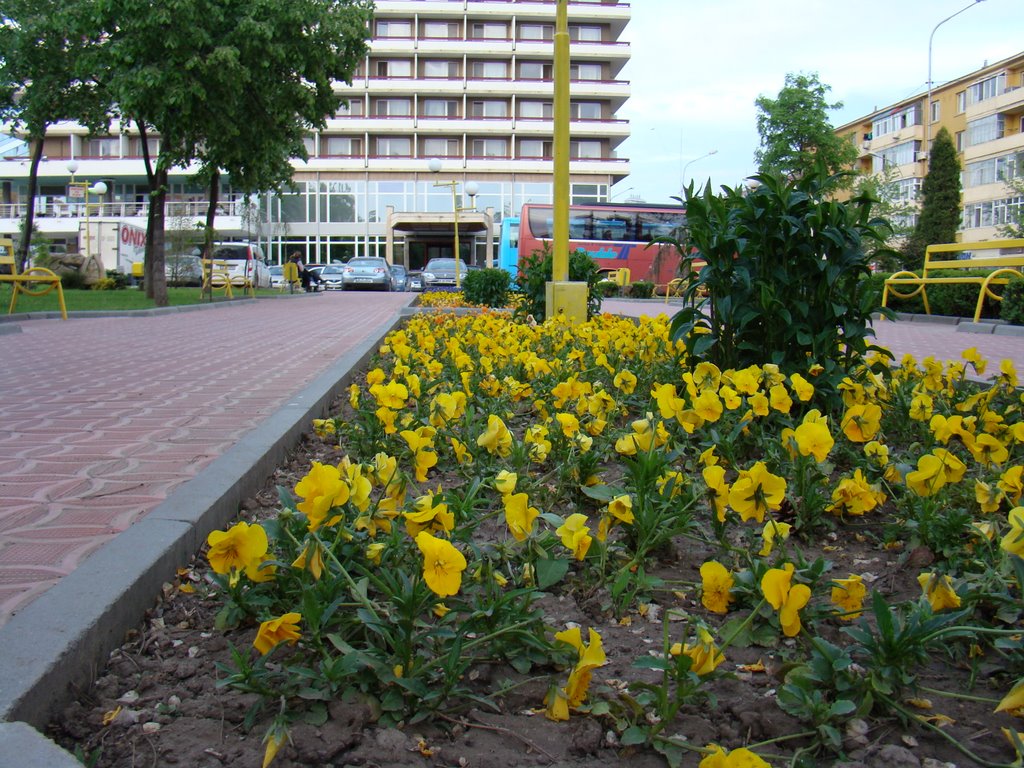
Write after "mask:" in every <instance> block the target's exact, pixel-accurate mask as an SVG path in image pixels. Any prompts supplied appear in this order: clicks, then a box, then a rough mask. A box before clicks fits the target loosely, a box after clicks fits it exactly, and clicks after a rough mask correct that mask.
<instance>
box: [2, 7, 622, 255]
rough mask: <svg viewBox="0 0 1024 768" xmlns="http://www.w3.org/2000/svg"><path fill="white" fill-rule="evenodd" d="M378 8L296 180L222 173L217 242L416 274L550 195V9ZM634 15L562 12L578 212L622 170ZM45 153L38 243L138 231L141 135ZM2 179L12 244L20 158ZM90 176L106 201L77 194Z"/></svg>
mask: <svg viewBox="0 0 1024 768" xmlns="http://www.w3.org/2000/svg"><path fill="white" fill-rule="evenodd" d="M376 5H377V8H376V14H375V18H374V20H373V22H372V29H371V30H370V34H371V46H370V52H369V55H368V56H367V57H366V59H365V60H364V61H363V62H362V64H361V65H360V67H359V69H358V71H357V72H356V73H355V76H354V78H353V82H352V84H351V85H345V84H338V86H337V87H338V92H339V93H340V94H341V95H342V96H343V97H344V98H345V100H346V103H345V104H344V106H343V107H342V108H341V109H340V110H339V111H338V113H337V114H336V115H334V116H333V117H331V118H330V119H329V120H328V121H327V125H326V127H325V128H324V129H323V130H322V131H318V132H317V133H315V134H312V135H310V136H309V137H308V138H307V139H306V149H307V151H308V153H309V159H308V160H307V161H304V162H302V161H296V162H295V163H294V167H295V174H294V177H293V184H294V188H293V189H292V190H290V191H289V193H288V194H282V195H263V196H260V197H259V198H246V197H245V196H243V195H240V194H238V193H237V192H236V191H235V190H233V189H232V188H231V181H230V179H225V181H224V185H223V189H222V192H221V195H220V200H221V201H222V205H221V207H220V212H219V214H218V217H217V221H216V227H217V230H218V236H219V237H221V238H238V239H251V240H257V241H259V242H260V243H261V244H262V245H263V246H264V250H265V251H266V252H267V253H268V254H270V256H271V258H272V260H274V261H275V262H280V261H281V260H282V259H283V258H284V257H285V256H286V254H288V253H291V252H292V251H295V250H298V251H300V252H301V253H303V254H304V255H305V258H306V260H307V262H310V263H315V262H329V261H334V260H347V259H349V258H351V257H353V256H356V255H381V256H384V255H387V256H388V257H389V258H391V259H392V260H393V261H395V262H396V263H405V264H408V266H409V267H410V268H412V269H416V268H418V267H420V266H422V265H423V264H424V263H425V262H426V261H427V260H428V259H429V258H432V257H435V256H444V255H447V256H451V255H452V254H453V246H454V242H455V230H456V222H457V226H458V234H459V242H460V245H461V249H460V250H461V251H462V255H463V257H464V258H466V259H468V260H470V261H471V263H477V264H486V263H489V259H490V257H491V254H492V253H493V246H494V243H495V238H496V237H497V233H498V231H499V229H500V227H499V226H498V225H499V223H500V221H501V219H502V218H503V217H505V216H510V215H518V211H519V210H520V209H521V207H522V205H523V204H525V203H527V202H534V203H536V202H551V199H552V186H553V185H552V172H553V158H552V137H553V121H552V104H553V95H554V82H553V74H554V72H553V68H554V48H553V37H554V28H555V15H556V4H555V0H377V4H376ZM629 19H630V7H629V5H628V4H626V3H625V2H621V3H620V2H617V0H569V3H568V24H569V34H570V40H571V42H570V58H571V73H570V79H571V84H570V94H571V128H570V134H571V149H570V152H571V162H570V188H571V196H572V201H573V202H580V203H584V202H598V201H602V200H606V199H607V198H608V194H609V189H610V187H611V186H612V185H613V184H615V183H616V182H618V181H620V180H621V179H623V178H624V177H625V176H626V175H628V173H629V164H628V161H627V160H625V159H623V158H620V157H618V156H617V151H618V148H619V146H620V144H621V143H622V142H623V141H624V140H625V139H626V138H627V137H628V135H629V125H628V122H627V121H626V120H621V119H618V118H617V117H616V115H617V113H618V111H619V109H620V108H621V106H622V105H623V104H624V103H625V101H626V99H627V98H628V97H629V84H628V83H627V82H624V81H622V80H620V79H619V74H620V72H621V70H622V68H623V66H625V64H626V63H627V62H628V60H629V55H630V47H629V44H628V43H627V42H624V41H622V40H621V36H622V33H623V30H624V29H625V27H626V25H627V24H628V22H629ZM152 141H153V142H154V146H153V147H151V149H155V148H156V143H157V142H158V141H159V138H155V139H153V140H152ZM44 154H45V159H44V161H43V162H42V164H41V166H40V187H39V193H38V197H37V201H36V216H37V219H36V222H37V226H38V229H39V231H40V232H41V233H42V234H43V235H44V236H46V237H47V238H48V239H50V240H51V241H53V242H56V243H66V244H67V245H68V246H69V249H71V250H73V249H75V248H76V247H77V245H78V232H79V229H80V223H81V220H82V218H83V215H84V213H85V212H86V211H87V212H88V213H89V215H90V216H92V217H98V218H102V219H104V220H116V221H123V222H126V223H129V224H134V225H136V226H141V227H145V222H146V208H147V201H148V190H147V185H146V179H145V174H144V170H143V164H142V159H141V155H142V147H141V142H140V139H139V137H138V135H137V134H133V133H132V132H131V131H130V130H129V131H128V132H127V133H124V134H121V135H111V136H90V135H88V134H87V132H86V131H85V129H84V128H82V127H81V126H78V125H76V124H70V123H68V124H61V125H58V126H55V127H54V128H53V129H51V131H50V133H49V136H48V138H47V141H46V145H45V149H44ZM431 161H433V162H431ZM432 167H433V168H435V169H437V170H431V168H432ZM0 169H2V170H0V183H2V191H3V200H2V205H0V232H2V233H4V234H10V233H14V232H16V231H17V230H18V227H19V226H20V218H21V216H22V215H23V212H24V208H25V205H24V203H25V198H26V195H27V179H28V161H27V158H26V157H18V156H14V157H10V156H8V157H5V162H4V163H2V164H0ZM69 169H74V171H75V173H74V174H73V173H72V172H71V170H69ZM191 170H192V169H176V171H175V172H174V173H173V174H172V177H171V190H170V195H169V198H168V203H167V217H168V226H169V227H172V228H173V227H183V228H191V227H192V226H193V225H194V223H196V222H200V221H201V220H202V217H203V216H204V215H205V208H206V199H207V197H208V193H207V191H206V190H205V189H203V188H201V187H199V186H196V185H195V184H193V183H192V182H191V180H190V178H189V172H190V171H191ZM83 181H85V182H89V183H90V184H92V183H94V182H97V181H103V182H104V183H105V186H106V191H105V192H103V193H102V194H95V193H91V194H88V195H85V196H84V197H85V199H84V200H83V193H82V189H84V187H85V185H84V184H83V183H82V182H83ZM73 182H77V183H74V184H73ZM468 191H474V192H475V193H476V194H475V195H474V196H473V197H470V196H469V195H468V194H467V192H468ZM76 193H77V194H76ZM456 209H457V210H456ZM104 266H106V267H108V268H113V267H114V265H109V264H107V265H104Z"/></svg>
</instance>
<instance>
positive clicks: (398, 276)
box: [391, 264, 409, 291]
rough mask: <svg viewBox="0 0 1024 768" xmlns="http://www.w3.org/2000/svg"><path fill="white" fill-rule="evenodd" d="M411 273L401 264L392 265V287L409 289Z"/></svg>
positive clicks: (398, 289) (397, 289) (400, 289)
mask: <svg viewBox="0 0 1024 768" xmlns="http://www.w3.org/2000/svg"><path fill="white" fill-rule="evenodd" d="M408 283H409V273H408V271H406V269H405V267H403V266H402V265H401V264H392V265H391V289H392V290H394V291H406V290H408Z"/></svg>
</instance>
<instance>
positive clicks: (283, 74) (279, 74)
mask: <svg viewBox="0 0 1024 768" xmlns="http://www.w3.org/2000/svg"><path fill="white" fill-rule="evenodd" d="M97 1H98V2H102V3H104V4H105V9H106V12H107V16H106V18H107V23H108V28H109V30H110V53H111V56H110V66H111V79H110V82H109V86H110V88H111V91H112V93H113V95H114V97H115V98H116V101H117V103H118V106H119V108H120V110H121V113H122V119H123V121H124V122H125V123H131V124H134V125H135V126H136V127H137V129H138V131H139V134H140V136H141V137H142V138H143V139H145V138H146V137H147V136H148V135H150V134H159V137H160V143H159V151H158V153H157V155H156V157H155V158H152V157H149V155H148V151H147V150H146V149H145V147H146V143H145V141H144V142H143V147H144V152H143V155H144V161H145V164H146V173H147V177H148V180H149V185H150V206H149V221H148V223H147V224H148V237H147V243H146V289H147V293H148V294H149V295H150V296H151V297H152V298H153V299H154V301H155V302H156V304H157V305H158V306H163V305H166V303H167V287H166V281H165V278H164V264H163V260H164V228H165V222H164V216H165V214H164V203H165V200H166V195H167V179H168V175H169V172H170V170H171V168H173V167H187V166H189V165H191V164H193V163H198V164H199V165H200V166H201V168H203V170H204V172H205V178H206V179H208V180H210V181H211V182H212V181H213V179H214V178H215V177H216V175H217V173H218V172H219V171H220V170H221V169H223V170H226V171H228V172H229V173H231V174H232V183H236V181H237V184H238V186H239V187H241V188H243V189H245V188H251V189H253V190H256V189H260V188H266V187H268V186H273V185H274V184H275V183H282V180H283V179H284V178H285V177H290V174H291V168H290V164H289V162H288V161H289V159H290V158H291V157H295V156H298V157H303V156H304V151H303V149H302V144H301V134H302V132H303V131H305V130H309V129H312V128H316V127H320V126H322V125H324V124H325V121H326V118H327V117H329V116H330V115H331V114H333V113H334V111H335V110H336V109H337V108H338V105H339V104H340V98H339V97H338V96H337V95H336V94H335V92H334V82H335V81H349V80H350V79H351V74H352V72H353V71H354V70H355V67H356V66H357V64H358V61H359V59H360V58H361V57H362V56H363V55H364V53H365V51H366V37H367V31H366V30H367V21H368V20H369V18H370V14H371V13H372V4H371V3H370V2H369V0H292V1H291V2H287V3H282V2H279V1H278V0H163V2H161V3H157V4H153V3H150V2H148V1H147V0H97Z"/></svg>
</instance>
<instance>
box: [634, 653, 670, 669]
mask: <svg viewBox="0 0 1024 768" xmlns="http://www.w3.org/2000/svg"><path fill="white" fill-rule="evenodd" d="M633 667H634V669H657V670H659V671H661V672H664V671H665V670H666V669H671V667H672V662H671V661H670V660H669V659H664V658H661V657H659V656H641V657H640V658H638V659H634V660H633Z"/></svg>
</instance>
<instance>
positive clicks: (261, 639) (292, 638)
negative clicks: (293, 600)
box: [252, 613, 302, 656]
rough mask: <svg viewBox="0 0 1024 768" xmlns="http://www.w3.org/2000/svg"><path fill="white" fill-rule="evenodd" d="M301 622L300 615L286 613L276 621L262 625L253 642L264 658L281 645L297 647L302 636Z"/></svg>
mask: <svg viewBox="0 0 1024 768" xmlns="http://www.w3.org/2000/svg"><path fill="white" fill-rule="evenodd" d="M300 621H302V614H300V613H286V614H284V615H283V616H278V617H277V618H276V619H268V620H267V621H264V622H263V623H262V624H260V628H259V631H257V633H256V639H255V640H253V641H252V644H253V645H254V646H255V647H256V650H257V651H259V652H260V653H261V654H262V655H264V656H266V655H267V654H268V653H270V651H271V650H273V648H274V647H275V646H277V645H280V644H281V643H288V644H289V645H295V643H297V642H298V640H299V637H300V636H301V635H300V633H299V622H300Z"/></svg>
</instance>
